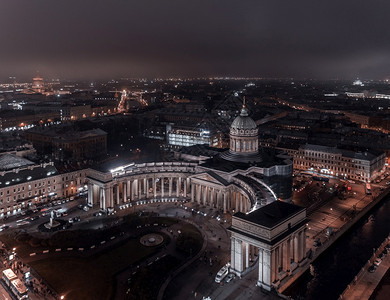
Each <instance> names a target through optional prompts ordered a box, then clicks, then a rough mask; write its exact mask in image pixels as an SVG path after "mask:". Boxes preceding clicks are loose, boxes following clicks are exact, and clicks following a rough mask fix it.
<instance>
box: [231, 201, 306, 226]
mask: <svg viewBox="0 0 390 300" xmlns="http://www.w3.org/2000/svg"><path fill="white" fill-rule="evenodd" d="M304 210H306V208H304V207H301V206H297V205H294V204H290V203H287V202H282V201H274V202H271V203H270V204H268V205H266V206H262V207H260V208H259V209H257V210H254V211H253V212H251V213H248V214H245V213H242V212H238V213H236V214H234V216H233V217H235V218H238V219H242V220H245V221H249V222H251V223H255V224H257V225H261V226H264V227H268V228H270V229H271V228H273V227H275V226H277V225H278V224H280V223H281V222H283V221H284V220H286V219H288V218H290V217H292V216H293V215H296V214H297V213H299V212H302V211H304Z"/></svg>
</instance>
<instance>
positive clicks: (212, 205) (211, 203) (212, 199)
mask: <svg viewBox="0 0 390 300" xmlns="http://www.w3.org/2000/svg"><path fill="white" fill-rule="evenodd" d="M210 193H211V194H210V205H211V207H215V205H214V188H212V189H210Z"/></svg>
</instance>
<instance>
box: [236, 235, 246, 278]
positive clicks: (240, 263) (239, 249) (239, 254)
mask: <svg viewBox="0 0 390 300" xmlns="http://www.w3.org/2000/svg"><path fill="white" fill-rule="evenodd" d="M235 243H236V245H235V250H236V251H235V269H236V270H237V272H239V275H240V277H241V273H242V271H243V270H244V266H243V253H242V252H243V251H242V250H243V249H242V241H240V240H237V239H236V240H235Z"/></svg>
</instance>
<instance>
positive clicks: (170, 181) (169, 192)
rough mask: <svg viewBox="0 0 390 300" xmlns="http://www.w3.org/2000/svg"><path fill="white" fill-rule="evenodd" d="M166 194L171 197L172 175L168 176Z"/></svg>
mask: <svg viewBox="0 0 390 300" xmlns="http://www.w3.org/2000/svg"><path fill="white" fill-rule="evenodd" d="M168 186H169V187H168V196H169V197H172V177H169V178H168Z"/></svg>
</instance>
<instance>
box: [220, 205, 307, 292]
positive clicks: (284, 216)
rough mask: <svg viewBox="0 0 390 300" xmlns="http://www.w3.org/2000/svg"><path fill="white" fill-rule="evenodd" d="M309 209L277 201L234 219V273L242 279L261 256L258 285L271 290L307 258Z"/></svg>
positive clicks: (235, 216) (232, 238)
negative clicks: (255, 258) (250, 265)
mask: <svg viewBox="0 0 390 300" xmlns="http://www.w3.org/2000/svg"><path fill="white" fill-rule="evenodd" d="M306 222H307V219H306V209H305V208H303V207H299V206H296V205H293V204H289V203H285V202H281V201H275V202H272V203H270V204H268V205H266V206H264V207H261V208H259V209H257V210H255V211H253V212H251V213H247V214H244V213H241V212H239V213H236V214H235V215H234V216H233V219H232V226H231V227H230V228H229V229H228V230H229V231H230V232H231V272H233V273H235V274H237V275H238V276H240V277H241V276H243V275H245V274H246V272H247V271H248V267H249V262H250V260H251V258H252V257H253V254H256V253H257V255H258V280H257V285H258V286H261V287H263V288H264V289H267V290H271V286H274V287H277V286H278V285H279V283H280V281H281V280H282V279H283V278H284V277H286V276H287V275H289V273H291V272H292V271H293V270H294V269H295V268H296V267H298V265H299V263H301V262H302V261H303V260H304V259H305V258H306V234H305V230H306Z"/></svg>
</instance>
